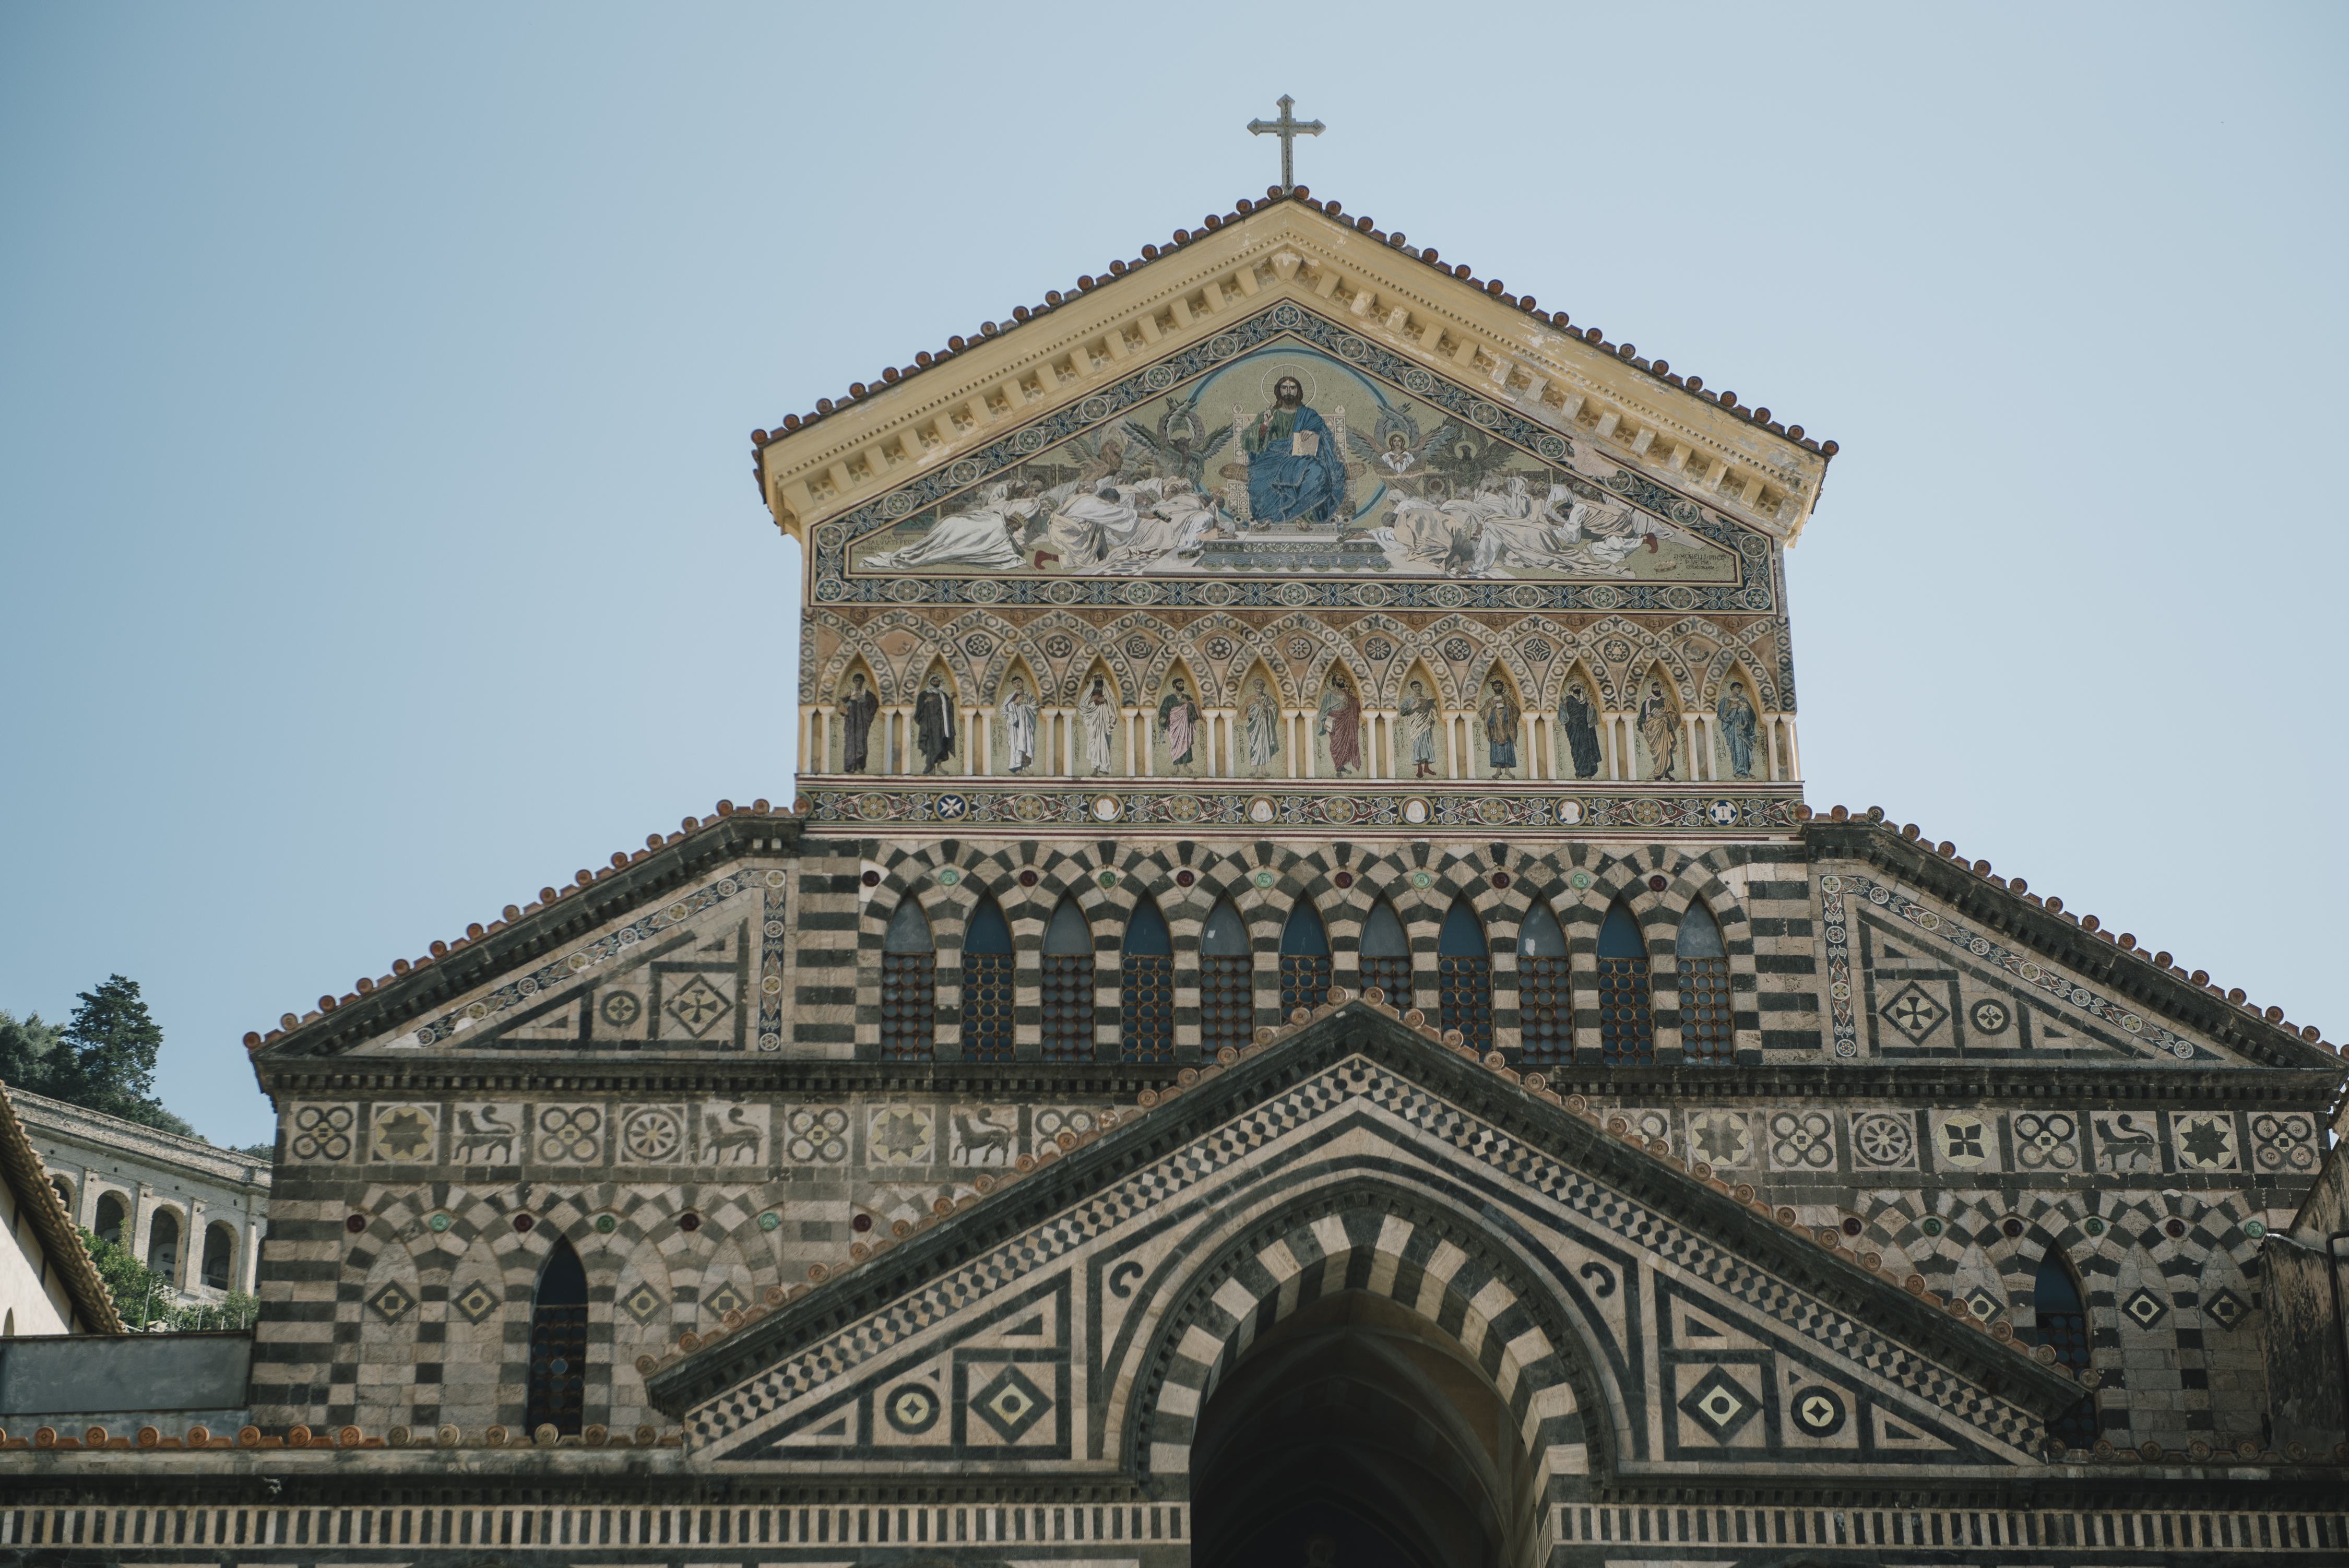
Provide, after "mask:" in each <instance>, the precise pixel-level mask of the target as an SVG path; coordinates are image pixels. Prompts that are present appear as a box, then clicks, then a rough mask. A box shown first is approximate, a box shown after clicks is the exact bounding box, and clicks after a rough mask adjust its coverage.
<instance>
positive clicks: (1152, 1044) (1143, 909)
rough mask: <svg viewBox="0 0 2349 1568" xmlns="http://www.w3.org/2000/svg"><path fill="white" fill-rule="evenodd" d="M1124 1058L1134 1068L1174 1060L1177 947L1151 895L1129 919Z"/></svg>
mask: <svg viewBox="0 0 2349 1568" xmlns="http://www.w3.org/2000/svg"><path fill="white" fill-rule="evenodd" d="M1117 1026H1118V1054H1119V1055H1120V1056H1121V1057H1123V1058H1124V1059H1125V1060H1127V1061H1130V1062H1171V1061H1173V1060H1174V938H1173V936H1172V935H1171V934H1169V933H1168V932H1167V930H1166V917H1165V916H1164V915H1163V914H1161V913H1158V906H1157V905H1156V904H1155V903H1152V902H1151V901H1150V899H1149V898H1148V897H1147V896H1146V895H1145V896H1144V897H1143V900H1142V901H1141V902H1140V903H1137V904H1135V905H1134V906H1133V913H1132V914H1131V915H1128V916H1127V917H1126V922H1125V941H1124V943H1123V948H1122V950H1121V952H1120V954H1119V956H1118V974H1117Z"/></svg>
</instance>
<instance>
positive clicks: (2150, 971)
mask: <svg viewBox="0 0 2349 1568" xmlns="http://www.w3.org/2000/svg"><path fill="white" fill-rule="evenodd" d="M1810 831H1811V833H1812V835H1813V836H1814V839H1815V840H1816V841H1817V843H1818V847H1819V853H1818V857H1817V859H1818V871H1817V873H1816V874H1817V885H1818V898H1819V914H1820V918H1821V925H1820V931H1821V937H1822V951H1821V956H1822V958H1823V960H1824V962H1823V964H1822V965H1821V968H1822V970H1823V971H1824V972H1825V973H1826V976H1827V981H1828V985H1829V992H1828V1006H1827V1023H1828V1027H1829V1032H1830V1035H1831V1038H1832V1044H1833V1047H1834V1051H1835V1054H1836V1056H1837V1057H1839V1058H1849V1057H1859V1056H1865V1057H1870V1058H1872V1059H1878V1060H1884V1061H1889V1062H1899V1061H1917V1062H1920V1063H1922V1062H1928V1061H1931V1060H1935V1059H1955V1058H1963V1059H1966V1060H1982V1061H1994V1062H1998V1063H2001V1064H2003V1065H2005V1066H2008V1067H2013V1068H2098V1069H2112V1068H2148V1069H2180V1068H2185V1069H2214V1068H2215V1069H2225V1068H2266V1069H2279V1068H2281V1069H2288V1070H2294V1071H2315V1072H2323V1073H2325V1074H2328V1075H2330V1076H2333V1077H2336V1078H2337V1076H2338V1074H2339V1071H2340V1063H2339V1060H2338V1058H2337V1057H2335V1056H2334V1055H2333V1052H2332V1051H2330V1050H2329V1049H2327V1048H2325V1047H2323V1046H2320V1045H2318V1044H2315V1043H2314V1042H2313V1038H2303V1037H2301V1035H2300V1033H2299V1032H2298V1031H2297V1030H2295V1029H2294V1028H2293V1027H2292V1026H2290V1025H2289V1024H2285V1023H2282V1021H2281V1020H2280V1019H2270V1018H2268V1017H2266V1016H2262V1014H2261V1012H2260V1011H2259V1010H2257V1009H2255V1008H2252V1007H2249V1006H2245V1005H2244V1004H2243V1003H2242V1001H2241V1000H2240V993H2238V994H2237V996H2236V999H2235V1000H2231V1001H2230V999H2229V998H2228V997H2227V996H2225V995H2222V994H2220V992H2219V990H2218V988H2217V987H2216V986H2214V985H2209V983H2208V981H2207V977H2203V978H2199V979H2198V977H2196V976H2194V975H2189V973H2188V972H2187V971H2186V970H2185V968H2184V967H2183V966H2181V965H2177V964H2174V963H2173V962H2172V961H2171V958H2170V955H2169V954H2167V953H2153V952H2148V951H2146V950H2145V949H2143V948H2141V947H2139V946H2138V944H2137V939H2136V938H2135V936H2133V935H2131V936H2127V937H2125V938H2116V936H2115V935H2114V934H2111V933H2107V932H2103V931H2101V930H2100V929H2099V926H2098V923H2096V922H2095V921H2094V920H2092V919H2090V920H2084V919H2082V918H2080V917H2078V916H2068V917H2067V916H2066V915H2065V914H2064V913H2063V908H2062V904H2061V903H2060V901H2059V902H2058V903H2054V905H2052V906H2051V905H2049V904H2047V903H2043V902H2041V901H2038V900H2035V899H2030V898H2027V897H2026V896H2025V894H2024V893H2023V892H2021V891H2018V889H2017V887H2016V886H2014V885H2011V884H2009V883H2008V882H2006V881H2005V880H2004V879H2002V878H1999V879H1994V878H1992V876H1990V875H1989V873H1988V872H1987V869H1986V868H1985V869H1983V870H1979V871H1978V870H1975V869H1973V868H1971V867H1970V866H1969V865H1968V864H1967V863H1966V862H1965V861H1963V860H1962V859H1949V858H1944V857H1943V856H1940V855H1936V854H1934V853H1933V852H1932V851H1930V849H1929V848H1928V847H1926V846H1923V845H1921V844H1917V843H1913V842H1910V841H1905V840H1903V839H1901V838H1900V837H1899V836H1898V835H1896V834H1894V833H1893V832H1891V831H1890V830H1888V829H1884V828H1879V827H1876V826H1873V825H1872V824H1859V823H1855V824H1851V825H1849V826H1845V825H1841V824H1829V823H1824V822H1820V823H1814V824H1813V826H1812V828H1811V830H1810ZM2150 1119H2151V1118H2150V1116H2149V1114H2148V1113H2144V1112H2140V1113H2138V1114H2137V1116H2136V1117H2135V1118H2133V1119H2131V1120H2132V1121H2133V1122H2134V1123H2135V1125H2133V1126H2130V1127H2128V1128H2126V1129H2122V1130H2118V1131H2116V1137H2118V1138H2120V1139H2121V1140H2123V1142H2124V1144H2125V1145H2127V1146H2130V1147H2135V1146H2136V1145H2137V1143H2139V1142H2141V1140H2142V1139H2143V1137H2144V1136H2145V1134H2146V1133H2147V1130H2148V1126H2147V1124H2149V1122H2150ZM2112 1168H2113V1169H2128V1168H2130V1167H2128V1166H2126V1165H2123V1166H2115V1167H2112ZM2191 1168H2198V1169H2220V1168H2231V1165H2229V1166H2227V1167H2218V1166H2194V1167H2191Z"/></svg>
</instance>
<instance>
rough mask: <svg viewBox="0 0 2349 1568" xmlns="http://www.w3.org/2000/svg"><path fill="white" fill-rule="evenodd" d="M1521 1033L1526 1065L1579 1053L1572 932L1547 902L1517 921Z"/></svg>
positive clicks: (1560, 1060)
mask: <svg viewBox="0 0 2349 1568" xmlns="http://www.w3.org/2000/svg"><path fill="white" fill-rule="evenodd" d="M1517 1038H1518V1041H1519V1049H1518V1055H1519V1057H1521V1058H1522V1060H1521V1062H1520V1064H1519V1065H1520V1066H1522V1067H1527V1068H1544V1067H1557V1066H1559V1065H1561V1064H1562V1063H1565V1062H1568V1061H1571V1060H1573V1059H1574V992H1573V988H1572V986H1571V985H1568V979H1567V956H1566V933H1565V932H1563V931H1561V930H1559V929H1558V923H1557V916H1556V915H1554V914H1552V913H1550V912H1549V907H1548V906H1547V904H1539V903H1537V904H1536V905H1534V906H1533V908H1531V909H1529V910H1527V911H1526V918H1525V919H1524V920H1523V921H1522V922H1520V923H1518V925H1517Z"/></svg>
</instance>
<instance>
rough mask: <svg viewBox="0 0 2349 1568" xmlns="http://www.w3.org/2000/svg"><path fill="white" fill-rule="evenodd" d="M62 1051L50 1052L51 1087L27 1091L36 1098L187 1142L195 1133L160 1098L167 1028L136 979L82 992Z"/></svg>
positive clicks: (112, 980)
mask: <svg viewBox="0 0 2349 1568" xmlns="http://www.w3.org/2000/svg"><path fill="white" fill-rule="evenodd" d="M57 1047H58V1048H57V1049H53V1050H52V1051H51V1052H50V1053H49V1062H50V1066H49V1071H48V1074H47V1079H46V1082H45V1083H44V1084H38V1085H33V1084H28V1085H27V1086H26V1087H27V1088H32V1089H33V1091H34V1092H35V1093H36V1094H47V1095H49V1096H51V1097H53V1098H55V1099H62V1100H65V1101H67V1103H68V1104H72V1105H78V1106H81V1107H83V1108H85V1109H89V1110H99V1111H104V1112H105V1113H106V1114H107V1115H109V1116H119V1117H121V1118H122V1119H124V1120H126V1121H136V1122H139V1123H140V1124H142V1125H144V1126H147V1127H152V1128H157V1129H159V1130H162V1131H164V1132H176V1133H178V1134H179V1135H180V1136H181V1137H183V1138H185V1137H191V1136H192V1135H193V1134H194V1132H195V1129H193V1128H191V1127H190V1126H189V1125H188V1124H187V1123H186V1122H185V1121H183V1120H181V1119H180V1118H178V1117H176V1116H173V1115H172V1114H171V1112H170V1111H168V1110H165V1109H163V1107H162V1105H161V1104H160V1102H159V1101H158V1100H157V1099H155V1058H156V1057H157V1055H158V1054H159V1053H160V1052H161V1050H162V1048H163V1026H161V1025H160V1024H158V1023H157V1022H155V1020H154V1019H153V1018H152V1017H150V1016H149V1015H148V1012H147V1004H146V1003H145V1002H143V1001H140V998H139V982H137V981H136V980H127V979H125V978H123V976H121V975H108V976H107V978H106V982H105V984H103V985H99V986H98V989H97V990H95V991H84V992H82V993H81V1006H78V1007H76V1008H75V1009H74V1015H73V1021H72V1022H70V1023H68V1024H67V1026H65V1028H64V1029H63V1030H62V1031H61V1032H60V1033H59V1035H58V1038H57Z"/></svg>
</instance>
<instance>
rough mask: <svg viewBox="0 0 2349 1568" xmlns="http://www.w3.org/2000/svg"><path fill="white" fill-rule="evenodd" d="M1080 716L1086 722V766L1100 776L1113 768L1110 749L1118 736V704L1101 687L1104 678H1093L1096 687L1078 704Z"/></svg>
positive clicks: (1078, 715)
mask: <svg viewBox="0 0 2349 1568" xmlns="http://www.w3.org/2000/svg"><path fill="white" fill-rule="evenodd" d="M1077 717H1079V718H1081V719H1082V720H1083V721H1084V727H1085V765H1086V766H1087V767H1088V768H1090V769H1092V771H1093V772H1094V773H1095V774H1097V775H1102V776H1106V775H1107V774H1108V772H1109V770H1110V748H1111V746H1112V742H1113V741H1114V739H1115V737H1116V735H1117V704H1116V703H1115V702H1114V701H1112V699H1111V697H1110V695H1109V693H1108V692H1106V691H1104V690H1103V689H1102V677H1101V676H1094V677H1093V689H1092V691H1090V692H1088V693H1086V694H1085V700H1084V701H1083V702H1081V703H1080V704H1079V705H1078V707H1077Z"/></svg>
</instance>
